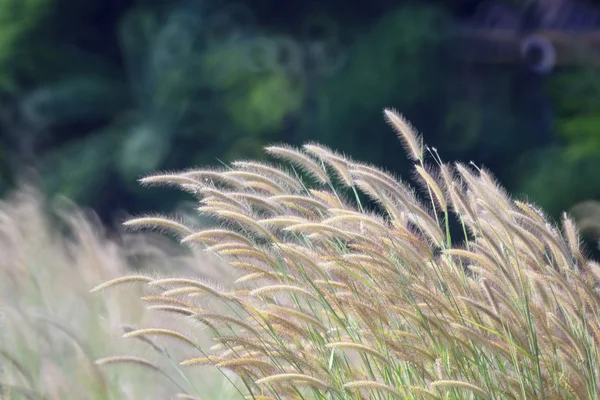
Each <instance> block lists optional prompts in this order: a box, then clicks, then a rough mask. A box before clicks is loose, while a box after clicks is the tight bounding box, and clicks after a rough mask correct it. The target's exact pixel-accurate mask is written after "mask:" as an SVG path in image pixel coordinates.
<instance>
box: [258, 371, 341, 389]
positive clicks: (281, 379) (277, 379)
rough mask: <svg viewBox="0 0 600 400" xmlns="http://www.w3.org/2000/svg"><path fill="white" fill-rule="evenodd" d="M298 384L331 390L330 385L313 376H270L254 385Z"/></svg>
mask: <svg viewBox="0 0 600 400" xmlns="http://www.w3.org/2000/svg"><path fill="white" fill-rule="evenodd" d="M300 382H303V383H308V384H310V385H314V386H319V387H321V388H323V389H333V388H332V387H331V385H328V384H327V383H326V382H324V381H322V380H321V379H318V378H315V377H314V376H310V375H305V374H294V373H289V374H277V375H270V376H267V377H265V378H261V379H258V380H257V381H256V382H254V383H256V384H257V385H267V384H272V383H292V384H298V383H300Z"/></svg>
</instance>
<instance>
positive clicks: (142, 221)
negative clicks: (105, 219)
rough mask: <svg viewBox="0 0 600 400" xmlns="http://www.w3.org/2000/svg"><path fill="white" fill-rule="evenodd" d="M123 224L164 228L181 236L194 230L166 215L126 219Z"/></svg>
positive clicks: (133, 226) (132, 226)
mask: <svg viewBox="0 0 600 400" xmlns="http://www.w3.org/2000/svg"><path fill="white" fill-rule="evenodd" d="M123 225H124V226H127V227H130V228H151V229H166V230H167V231H170V232H174V233H176V234H178V235H180V236H182V237H186V236H189V235H191V234H192V233H193V232H194V231H192V230H191V229H190V228H188V227H187V226H185V225H184V224H182V223H180V222H177V221H175V220H172V219H170V218H166V217H140V218H135V219H131V220H129V221H126V222H124V223H123Z"/></svg>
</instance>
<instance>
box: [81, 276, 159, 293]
mask: <svg viewBox="0 0 600 400" xmlns="http://www.w3.org/2000/svg"><path fill="white" fill-rule="evenodd" d="M152 281H153V279H152V278H150V277H149V276H146V275H130V276H123V277H120V278H115V279H111V280H110V281H108V282H104V283H102V284H100V285H98V286H96V287H95V288H93V289H92V290H90V293H94V292H99V291H101V290H104V289H107V288H109V287H112V286H117V285H121V284H124V283H131V282H143V283H150V282H152Z"/></svg>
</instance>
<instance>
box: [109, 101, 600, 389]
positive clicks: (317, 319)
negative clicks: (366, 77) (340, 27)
mask: <svg viewBox="0 0 600 400" xmlns="http://www.w3.org/2000/svg"><path fill="white" fill-rule="evenodd" d="M385 115H386V119H387V120H388V122H389V123H390V124H391V125H392V127H393V128H394V130H396V131H397V132H398V135H399V137H400V139H401V141H402V143H403V145H404V147H405V148H406V150H407V153H408V157H409V158H410V159H412V160H413V161H416V163H415V166H414V168H415V174H414V176H415V178H417V180H419V181H420V182H421V184H422V185H423V186H424V187H425V189H426V190H424V191H422V192H423V195H424V197H425V199H423V198H421V196H419V195H418V194H417V192H416V191H415V190H413V189H412V188H411V187H410V186H409V185H408V184H406V183H404V182H402V181H401V180H399V179H397V178H396V177H395V176H394V174H392V173H390V172H387V171H384V170H380V169H378V168H377V167H375V166H371V165H368V164H364V163H361V162H358V161H354V160H351V159H350V158H348V157H346V156H343V155H341V154H339V153H336V152H335V151H333V150H330V149H328V148H326V147H324V146H321V145H318V144H315V143H309V144H307V145H306V146H304V147H303V148H302V150H299V149H295V148H292V147H288V146H277V147H269V148H267V152H268V153H270V154H271V155H273V156H274V157H275V158H277V159H279V160H281V161H282V164H285V163H289V164H291V165H292V167H294V166H295V167H300V169H301V170H302V172H304V173H306V174H308V175H310V176H311V177H312V178H313V179H309V180H308V181H309V182H306V181H303V180H302V176H301V175H296V174H292V173H290V172H289V165H282V166H278V165H276V164H268V165H267V164H260V163H255V162H252V161H243V162H236V163H233V164H232V167H231V169H228V170H223V171H219V170H216V169H211V170H205V171H208V172H203V171H204V170H200V171H199V172H195V174H196V175H194V173H190V172H187V173H184V174H180V175H178V174H173V175H172V176H173V182H172V183H174V184H178V183H180V181H181V180H180V179H179V176H185V177H189V178H191V179H195V180H197V181H199V182H201V184H202V185H203V186H202V187H201V188H200V189H199V192H200V194H202V195H203V196H204V197H202V198H201V199H200V200H199V201H200V203H201V204H202V207H200V208H199V210H200V212H205V213H210V214H211V215H215V216H217V217H220V218H221V221H222V222H223V223H225V224H227V227H226V228H225V227H217V228H214V227H213V228H210V229H206V230H200V231H198V230H196V229H195V230H194V231H192V230H191V229H190V228H180V230H181V231H185V232H187V230H189V231H190V233H189V234H187V235H186V236H185V237H184V238H183V241H184V242H199V243H203V244H205V245H207V246H208V247H207V250H208V251H212V252H214V253H216V254H218V255H219V257H221V258H222V259H223V261H225V262H227V263H228V265H229V266H230V267H231V268H233V269H234V270H235V271H236V272H238V273H239V274H240V275H239V278H238V279H237V280H236V281H235V283H233V288H232V289H231V290H221V289H218V288H215V287H213V286H212V285H205V284H204V283H198V281H197V280H195V279H190V278H185V277H176V276H173V277H170V278H160V279H158V278H156V279H153V280H152V281H144V280H143V279H142V280H141V282H140V286H145V287H146V288H147V289H157V288H160V289H161V292H159V293H150V294H145V296H144V297H143V300H144V302H151V304H152V305H151V306H150V308H151V309H152V310H155V311H164V312H166V314H169V315H171V314H173V315H177V314H182V315H183V317H184V318H182V319H180V323H181V324H182V325H173V326H171V327H168V331H167V330H164V331H161V330H160V329H167V328H142V330H141V331H137V332H141V333H144V334H147V333H150V332H155V333H158V332H162V333H165V334H166V332H169V335H171V336H173V335H176V333H179V332H180V330H183V329H189V331H188V332H194V331H195V330H196V329H197V330H201V329H204V330H205V331H210V332H211V333H212V335H213V341H214V343H215V345H214V346H212V347H208V346H207V347H204V346H198V348H196V347H191V346H188V347H187V349H186V350H185V354H184V355H182V357H181V358H180V362H181V363H182V365H183V366H187V365H189V366H192V365H194V366H196V367H197V368H195V369H194V371H192V372H191V373H192V374H202V373H203V372H201V371H198V370H201V369H202V368H203V367H204V368H205V367H212V368H214V369H222V370H226V371H227V372H225V373H230V374H232V375H233V376H237V377H238V378H239V381H238V382H242V383H243V386H239V390H240V393H241V394H242V395H243V396H245V397H246V398H257V399H260V398H274V399H295V398H320V399H324V398H327V399H332V400H333V399H336V400H337V399H340V400H342V399H344V400H348V399H363V398H371V397H372V398H381V399H384V398H385V399H388V398H402V399H404V398H409V399H421V398H432V399H436V398H437V399H439V398H445V399H452V400H462V399H465V400H466V399H483V398H493V399H498V400H504V399H507V400H508V399H515V398H542V399H543V398H545V399H554V398H561V399H573V400H575V399H589V400H591V399H596V398H599V397H600V384H599V382H600V376H599V374H600V296H599V287H600V267H599V266H598V265H599V264H597V263H595V262H594V261H592V260H589V259H588V258H586V252H585V251H584V249H583V248H582V244H581V243H580V240H579V235H578V231H577V227H576V226H575V224H574V223H573V222H572V221H571V220H570V219H569V218H564V219H563V226H562V230H561V229H558V228H557V227H556V226H555V225H554V224H553V223H552V222H551V221H550V220H549V219H548V218H547V217H546V216H545V215H544V214H543V213H542V212H541V211H540V210H538V209H537V208H535V207H534V206H532V205H530V204H527V203H522V202H519V201H515V200H512V199H511V198H510V197H509V196H508V195H507V193H506V192H505V191H504V190H503V189H502V188H501V187H500V186H499V185H498V183H497V182H496V181H495V180H494V178H493V177H492V175H491V173H489V172H488V171H486V170H485V169H482V168H478V167H476V166H473V165H470V166H467V165H464V164H461V163H454V164H451V163H444V162H443V161H442V160H441V159H440V157H439V155H438V154H437V151H435V150H434V151H432V152H430V153H431V156H432V157H434V160H433V162H429V160H427V159H426V156H428V155H427V154H426V153H425V152H424V151H423V149H424V148H425V146H424V143H423V142H422V139H421V137H420V136H419V135H418V134H417V133H416V131H415V130H414V129H413V128H412V126H411V125H410V124H409V123H408V122H407V121H405V120H404V119H403V118H402V117H400V116H399V115H398V114H396V113H395V112H393V111H391V110H385ZM436 166H437V167H436ZM165 176H167V175H165ZM160 179H161V180H162V179H164V176H163V178H160ZM205 179H209V180H210V182H206V181H205ZM231 180H233V182H234V183H235V185H232V184H230V183H231ZM186 184H187V183H186ZM340 186H341V187H342V189H343V190H338V188H339V187H340ZM347 186H350V187H351V191H350V190H348V188H347ZM346 192H351V194H350V195H349V196H346V195H345V194H344V193H346ZM361 194H364V195H366V197H367V198H368V199H369V201H370V202H371V203H367V204H362V203H361V196H360V195H361ZM372 203H376V204H377V207H373V206H372ZM426 204H429V206H425V205H426ZM448 208H451V209H452V213H449V212H448ZM438 212H441V213H440V215H438ZM442 214H443V215H442ZM440 217H443V218H440ZM451 217H454V218H455V219H456V222H457V223H458V225H459V226H460V227H462V232H461V234H460V235H459V237H457V238H456V237H455V238H450V236H449V235H450V229H449V221H448V219H449V218H451ZM131 279H133V278H131ZM126 280H127V278H125V281H126ZM116 283H118V281H116ZM108 285H109V286H110V285H112V284H111V283H110V282H109V283H108ZM136 286H137V285H136ZM101 287H102V286H101ZM200 294H203V295H209V296H204V297H199V295H200ZM108 295H110V293H107V296H108ZM199 299H202V300H203V303H201V304H198V303H195V301H197V300H199ZM209 300H210V302H209ZM199 308H201V309H202V310H206V311H200V312H194V310H197V309H199ZM192 313H193V314H192ZM154 329H155V330H154ZM133 332H136V331H133ZM182 334H183V333H182ZM128 335H129V336H132V335H133V336H135V333H132V332H129V333H128ZM184 337H186V338H189V337H192V336H191V333H188V334H186V336H184ZM170 345H174V343H173V344H172V343H170V342H169V343H167V344H166V346H167V348H168V346H170ZM228 376H229V375H228Z"/></svg>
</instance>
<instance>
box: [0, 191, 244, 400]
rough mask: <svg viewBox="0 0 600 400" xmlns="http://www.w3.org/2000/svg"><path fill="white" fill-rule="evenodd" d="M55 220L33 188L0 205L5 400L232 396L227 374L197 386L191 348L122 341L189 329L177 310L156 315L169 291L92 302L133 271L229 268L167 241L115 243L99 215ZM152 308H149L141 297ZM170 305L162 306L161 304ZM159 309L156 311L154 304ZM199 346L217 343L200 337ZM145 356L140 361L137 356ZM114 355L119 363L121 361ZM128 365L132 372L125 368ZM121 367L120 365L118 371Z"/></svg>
mask: <svg viewBox="0 0 600 400" xmlns="http://www.w3.org/2000/svg"><path fill="white" fill-rule="evenodd" d="M53 211H56V214H58V218H54V219H51V218H50V217H49V216H48V213H47V212H46V210H45V209H44V202H43V201H42V199H41V197H40V196H39V195H38V193H36V192H35V191H34V190H32V189H25V190H23V191H20V192H19V193H17V194H16V195H14V196H12V198H10V199H8V200H6V201H4V202H2V203H0V399H3V400H8V399H11V400H13V399H46V400H58V399H61V400H63V399H73V400H75V399H77V400H80V399H98V400H100V399H102V400H105V399H115V400H120V399H168V398H173V399H175V398H184V397H175V396H176V395H177V393H189V394H194V395H198V394H201V395H202V396H199V397H197V398H204V397H203V396H204V395H207V396H209V398H214V395H216V394H219V396H218V398H226V396H227V393H232V394H233V393H235V391H234V390H229V392H227V387H229V385H228V386H227V387H226V388H223V387H222V386H223V383H224V382H226V380H225V379H224V378H223V377H222V376H221V375H220V374H218V373H212V374H211V373H209V374H208V375H206V377H205V378H206V379H198V378H197V377H196V379H195V380H194V382H191V381H188V379H189V378H188V377H187V376H186V372H185V371H182V370H181V368H180V367H179V366H178V365H177V360H178V359H179V358H180V357H181V356H182V354H185V352H186V351H187V350H188V349H184V348H183V347H182V346H173V343H169V346H168V348H167V347H165V346H164V345H165V344H166V343H167V342H166V341H162V340H156V339H155V338H153V337H150V336H137V340H132V339H123V338H121V335H123V334H124V333H127V332H129V331H131V330H135V329H137V327H138V326H145V325H152V326H168V327H171V328H176V329H179V330H182V331H184V332H185V328H186V327H185V326H183V325H182V324H180V323H179V322H178V320H177V319H176V318H173V317H172V316H171V315H170V314H169V313H165V312H162V313H161V312H158V311H157V310H155V311H152V312H149V311H148V310H146V308H151V307H152V306H153V305H155V304H156V301H154V300H153V299H152V298H150V297H148V296H153V295H157V294H159V293H158V291H157V290H153V289H151V288H140V287H139V286H136V285H133V284H131V285H127V286H123V288H122V289H124V290H118V291H115V292H113V293H111V296H109V297H100V296H91V295H90V294H89V290H90V289H91V288H92V287H94V286H96V285H97V284H98V283H99V282H102V281H105V280H110V279H113V278H117V277H120V276H123V275H127V274H131V273H132V271H133V270H134V268H137V267H143V270H144V273H145V274H152V276H157V274H158V273H160V272H162V273H166V272H168V273H177V274H186V275H188V276H194V277H195V279H198V278H199V277H202V276H207V274H202V273H200V272H199V271H200V270H201V268H204V270H205V271H207V272H208V275H211V274H212V275H213V278H218V274H216V272H217V271H218V269H219V268H218V267H220V266H221V265H220V262H218V260H216V259H215V258H211V257H208V256H207V255H200V254H197V253H196V254H183V253H182V252H181V250H176V249H175V248H174V247H173V246H170V247H169V246H168V245H167V243H166V241H165V240H157V238H156V237H154V238H153V237H151V236H149V235H141V234H136V235H126V236H124V237H122V238H120V240H119V241H116V240H109V239H108V238H106V236H105V235H103V234H102V231H101V229H100V225H99V224H97V223H95V221H94V220H93V219H92V218H91V217H90V216H85V215H83V214H82V213H81V212H80V211H78V210H77V209H76V208H74V207H73V206H72V205H69V204H68V203H66V202H62V204H58V205H57V207H56V208H54V209H53ZM143 296H144V297H145V298H146V301H145V302H144V303H141V302H140V301H139V298H140V297H143ZM161 304H162V303H161ZM148 306H150V307H148ZM195 334H196V339H197V340H198V341H199V342H202V341H204V342H207V339H208V337H207V336H206V335H203V334H201V333H198V332H196V333H195ZM134 355H135V357H133V356H134ZM114 356H117V357H116V358H115V357H114ZM115 361H120V362H121V363H125V365H126V367H124V366H121V365H117V364H115ZM113 364H114V365H113Z"/></svg>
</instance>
